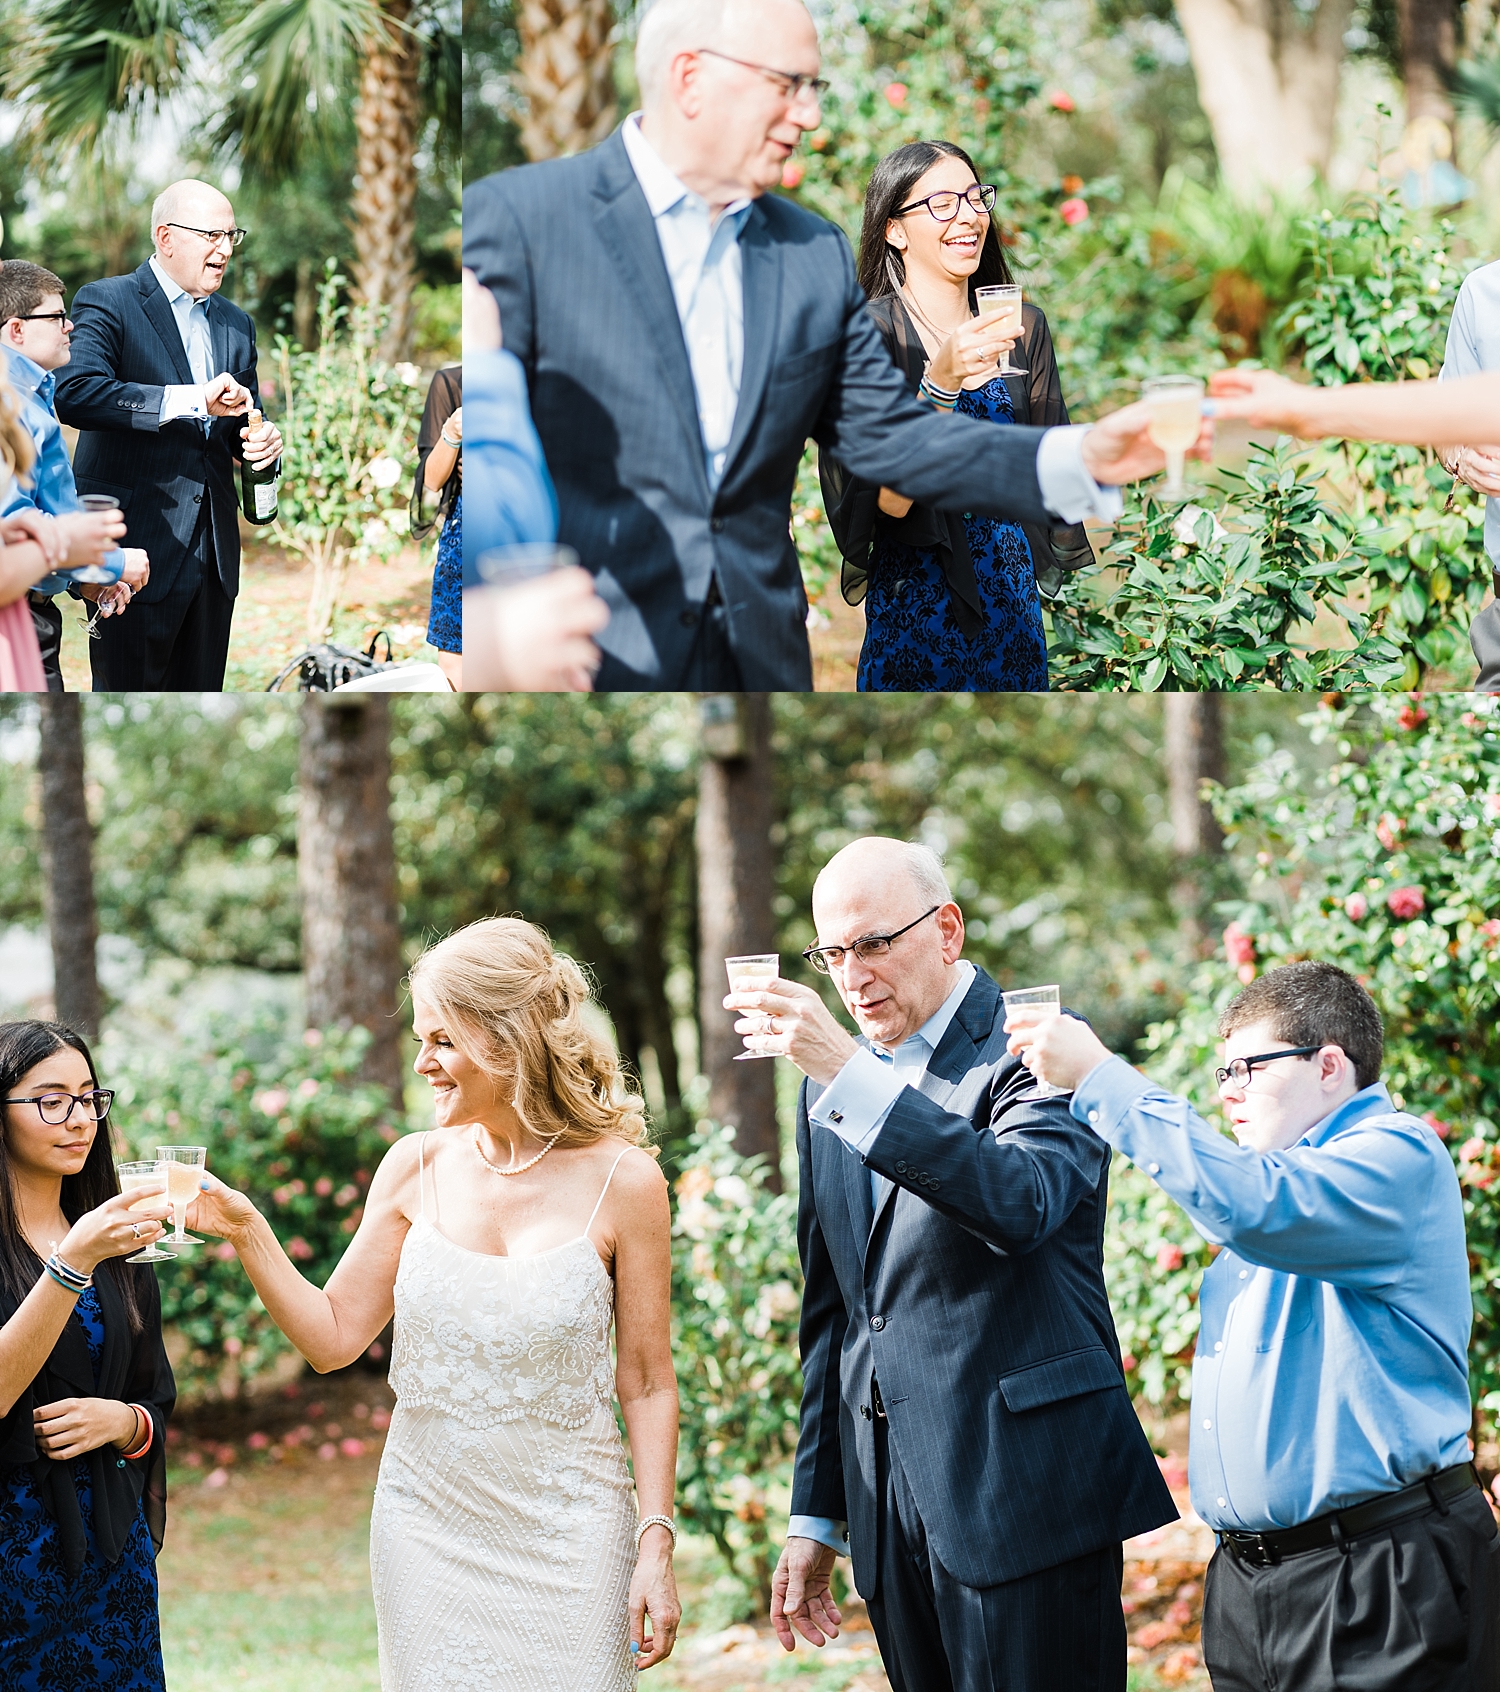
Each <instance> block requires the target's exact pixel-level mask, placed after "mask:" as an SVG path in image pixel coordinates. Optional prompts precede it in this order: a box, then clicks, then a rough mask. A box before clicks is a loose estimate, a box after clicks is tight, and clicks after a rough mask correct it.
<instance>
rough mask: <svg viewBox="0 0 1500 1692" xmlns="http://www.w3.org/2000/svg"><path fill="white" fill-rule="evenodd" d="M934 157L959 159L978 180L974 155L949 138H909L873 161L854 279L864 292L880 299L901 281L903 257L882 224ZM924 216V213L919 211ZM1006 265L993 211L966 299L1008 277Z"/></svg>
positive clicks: (896, 290) (930, 165) (904, 199)
mask: <svg viewBox="0 0 1500 1692" xmlns="http://www.w3.org/2000/svg"><path fill="white" fill-rule="evenodd" d="M939 159H962V160H963V162H964V163H965V164H966V165H967V166H968V167H969V169H970V170H971V171H973V173H974V180H975V181H976V182H977V181H978V180H979V171H978V170H977V169H976V168H975V164H974V161H973V159H971V158H970V157H969V155H968V154H967V153H966V152H965V151H964V150H963V148H962V147H955V146H954V145H953V143H952V142H951V141H908V142H907V144H906V145H905V146H904V147H898V148H897V149H896V150H895V152H894V153H887V154H886V156H885V157H884V158H883V159H882V160H881V161H880V163H879V164H878V165H876V166H875V173H874V175H873V176H871V178H870V186H869V187H868V188H866V189H865V221H864V225H863V227H862V228H861V230H860V235H859V285H860V287H862V288H863V289H864V291H865V295H866V298H868V299H872V300H879V299H884V298H885V296H886V295H887V294H894V293H898V292H899V291H900V289H901V286H902V284H903V283H904V282H905V281H906V261H905V259H903V258H902V256H901V254H900V253H898V252H897V251H896V249H895V248H894V247H892V246H890V245H888V244H887V242H886V238H885V226H886V224H887V223H889V222H890V220H891V218H892V217H893V216H894V214H895V213H896V212H897V211H898V210H899V209H900V208H901V207H902V206H904V205H905V204H906V201H907V197H908V196H909V195H910V193H911V191H912V189H913V188H914V187H916V185H917V183H918V182H920V181H921V179H922V178H923V177H924V176H925V175H926V174H927V172H928V171H929V170H931V169H932V167H933V166H934V165H935V164H936V163H937V162H938V160H939ZM920 215H921V216H923V217H925V216H926V215H927V214H926V212H923V213H921V214H920ZM1011 279H1012V278H1011V274H1010V266H1009V265H1008V264H1006V262H1005V251H1004V249H1003V248H1002V247H1001V245H1000V236H999V232H998V229H997V226H996V222H995V218H994V215H993V213H992V214H991V216H990V226H989V228H988V229H986V230H985V232H984V240H983V241H982V242H981V244H980V248H979V264H978V265H977V267H976V268H975V271H974V274H973V275H972V276H971V277H970V278H969V305H970V307H971V309H972V307H973V305H974V290H975V289H976V288H993V287H997V286H999V285H1000V284H1002V283H1006V282H1009V281H1011Z"/></svg>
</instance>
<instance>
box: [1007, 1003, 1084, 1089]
mask: <svg viewBox="0 0 1500 1692" xmlns="http://www.w3.org/2000/svg"><path fill="white" fill-rule="evenodd" d="M1000 997H1001V999H1002V1000H1004V1002H1005V1019H1006V1021H1007V1022H1019V1023H1022V1024H1024V1025H1025V1026H1026V1027H1028V1028H1030V1027H1034V1026H1035V1025H1036V1024H1037V1023H1038V1022H1046V1021H1047V1020H1048V1018H1049V1017H1054V1016H1061V1015H1062V995H1061V993H1060V992H1059V991H1058V989H1057V988H1056V987H1018V988H1016V989H1015V991H1013V992H1010V993H1002V994H1001V995H1000ZM1067 1092H1068V1089H1067V1088H1066V1087H1049V1086H1048V1085H1047V1083H1046V1082H1045V1081H1043V1080H1040V1079H1038V1081H1037V1084H1036V1086H1035V1087H1033V1088H1032V1090H1031V1091H1030V1092H1029V1093H1022V1094H1021V1095H1020V1099H1021V1100H1031V1099H1061V1098H1065V1097H1066V1096H1067ZM1018 1102H1019V1101H1018Z"/></svg>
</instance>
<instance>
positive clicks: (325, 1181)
mask: <svg viewBox="0 0 1500 1692" xmlns="http://www.w3.org/2000/svg"><path fill="white" fill-rule="evenodd" d="M313 1191H314V1192H315V1193H316V1194H317V1195H318V1197H319V1198H327V1197H328V1195H329V1194H330V1193H331V1192H332V1191H333V1182H332V1181H331V1180H329V1178H328V1177H327V1176H326V1175H320V1176H319V1177H318V1178H317V1180H316V1181H314V1182H313Z"/></svg>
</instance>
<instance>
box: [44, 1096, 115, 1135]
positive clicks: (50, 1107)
mask: <svg viewBox="0 0 1500 1692" xmlns="http://www.w3.org/2000/svg"><path fill="white" fill-rule="evenodd" d="M113 1097H114V1095H113V1094H112V1093H109V1092H105V1091H102V1090H101V1091H99V1092H94V1093H81V1094H79V1096H78V1098H77V1100H76V1101H75V1100H74V1097H73V1095H72V1094H71V1093H45V1094H43V1095H42V1097H41V1098H40V1099H38V1101H37V1108H38V1110H40V1111H41V1113H42V1121H43V1122H50V1123H51V1124H52V1125H53V1126H54V1127H56V1126H57V1125H58V1124H60V1123H63V1122H66V1121H67V1120H68V1118H69V1117H70V1116H71V1115H72V1114H73V1105H74V1103H75V1102H76V1103H78V1104H80V1105H82V1107H83V1113H84V1115H85V1116H92V1117H93V1119H94V1120H95V1122H102V1121H103V1120H104V1118H105V1116H106V1115H107V1114H108V1113H109V1102H110V1100H111V1099H112V1098H113Z"/></svg>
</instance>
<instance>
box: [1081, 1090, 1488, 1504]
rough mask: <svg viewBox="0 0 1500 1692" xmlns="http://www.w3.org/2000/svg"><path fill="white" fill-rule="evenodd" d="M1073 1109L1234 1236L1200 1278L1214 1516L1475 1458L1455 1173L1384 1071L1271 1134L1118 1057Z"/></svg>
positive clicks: (1203, 1397)
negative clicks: (1211, 1117) (1223, 1123)
mask: <svg viewBox="0 0 1500 1692" xmlns="http://www.w3.org/2000/svg"><path fill="white" fill-rule="evenodd" d="M1072 1111H1073V1115H1074V1116H1075V1117H1076V1118H1077V1119H1078V1120H1079V1121H1080V1122H1087V1123H1088V1125H1089V1126H1090V1127H1091V1128H1093V1129H1094V1131H1095V1132H1096V1133H1097V1134H1100V1135H1101V1136H1102V1137H1103V1138H1104V1139H1106V1140H1108V1141H1109V1143H1110V1144H1111V1145H1112V1146H1114V1147H1116V1148H1117V1149H1118V1150H1120V1151H1123V1152H1124V1153H1125V1155H1126V1156H1127V1157H1129V1158H1130V1159H1131V1161H1132V1162H1134V1163H1136V1164H1138V1165H1139V1166H1140V1167H1141V1168H1142V1169H1144V1170H1145V1171H1146V1173H1147V1174H1148V1175H1150V1176H1151V1178H1152V1179H1153V1180H1154V1181H1155V1182H1156V1183H1157V1185H1158V1186H1160V1187H1161V1188H1162V1189H1163V1190H1164V1191H1165V1192H1167V1193H1169V1194H1170V1195H1171V1196H1172V1197H1173V1198H1174V1199H1176V1201H1177V1202H1178V1204H1180V1205H1181V1206H1182V1208H1183V1209H1184V1210H1185V1211H1186V1212H1187V1213H1188V1215H1189V1216H1190V1217H1191V1218H1192V1221H1193V1225H1194V1226H1195V1227H1196V1228H1197V1229H1198V1231H1199V1233H1200V1234H1202V1235H1203V1236H1204V1237H1205V1238H1206V1239H1208V1240H1210V1241H1212V1242H1213V1243H1215V1244H1218V1245H1221V1246H1222V1247H1224V1249H1223V1250H1222V1251H1221V1252H1220V1253H1219V1254H1218V1256H1217V1257H1216V1258H1215V1259H1214V1261H1213V1263H1212V1264H1211V1265H1210V1266H1209V1268H1208V1270H1207V1271H1206V1273H1205V1274H1204V1277H1203V1285H1202V1290H1201V1291H1200V1293H1199V1295H1198V1313H1199V1330H1198V1344H1197V1349H1196V1351H1195V1353H1194V1357H1193V1388H1192V1436H1191V1441H1190V1445H1189V1452H1188V1485H1189V1488H1190V1490H1191V1492H1192V1498H1193V1508H1194V1509H1195V1510H1197V1512H1198V1514H1199V1515H1200V1516H1201V1517H1202V1518H1203V1520H1204V1521H1205V1522H1207V1523H1208V1525H1209V1526H1210V1527H1213V1528H1218V1529H1225V1528H1235V1529H1243V1530H1247V1531H1252V1532H1253V1531H1263V1530H1266V1529H1270V1528H1282V1527H1291V1526H1294V1525H1295V1524H1297V1523H1299V1522H1305V1521H1307V1520H1308V1519H1309V1518H1311V1517H1313V1516H1319V1515H1322V1514H1324V1513H1325V1512H1327V1511H1329V1510H1339V1509H1344V1508H1347V1507H1348V1506H1349V1505H1352V1504H1356V1503H1359V1502H1360V1501H1361V1500H1362V1499H1367V1498H1372V1497H1374V1496H1375V1495H1376V1494H1378V1493H1382V1492H1395V1491H1399V1490H1400V1489H1401V1488H1402V1487H1405V1486H1410V1485H1412V1484H1413V1483H1414V1482H1416V1481H1418V1480H1420V1479H1421V1478H1422V1477H1423V1476H1424V1475H1429V1474H1432V1473H1433V1472H1434V1471H1435V1470H1438V1469H1445V1468H1449V1467H1451V1466H1452V1465H1453V1464H1455V1463H1462V1462H1464V1461H1465V1460H1466V1459H1467V1458H1468V1455H1469V1449H1468V1432H1469V1420H1470V1406H1469V1389H1468V1378H1469V1376H1468V1346H1469V1328H1470V1324H1471V1321H1472V1319H1473V1307H1472V1305H1471V1302H1470V1297H1469V1262H1468V1255H1467V1252H1466V1249H1465V1244H1464V1216H1463V1201H1462V1198H1461V1196H1460V1193H1459V1186H1458V1177H1457V1174H1456V1173H1455V1171H1454V1168H1453V1160H1452V1158H1451V1157H1449V1155H1448V1152H1447V1151H1446V1149H1445V1148H1444V1146H1443V1143H1442V1141H1441V1140H1439V1139H1438V1137H1437V1135H1436V1134H1434V1133H1433V1132H1432V1130H1431V1129H1430V1128H1429V1127H1427V1126H1426V1124H1425V1123H1422V1122H1419V1121H1418V1120H1417V1119H1416V1117H1414V1116H1409V1115H1407V1114H1406V1113H1405V1112H1404V1111H1398V1110H1397V1109H1396V1108H1395V1106H1394V1105H1393V1104H1392V1103H1391V1098H1390V1094H1389V1093H1387V1092H1386V1090H1385V1088H1384V1087H1383V1086H1381V1085H1380V1084H1379V1083H1377V1084H1376V1085H1374V1086H1372V1087H1366V1088H1365V1089H1364V1090H1363V1091H1362V1092H1359V1093H1356V1094H1355V1095H1354V1097H1353V1098H1352V1099H1348V1100H1346V1101H1345V1102H1344V1103H1343V1104H1341V1105H1340V1106H1339V1107H1338V1109H1336V1110H1335V1111H1333V1112H1332V1113H1331V1114H1330V1115H1328V1116H1326V1117H1324V1118H1323V1120H1322V1121H1321V1122H1319V1123H1318V1124H1316V1126H1314V1127H1312V1128H1310V1129H1309V1130H1308V1131H1307V1133H1306V1134H1304V1135H1303V1136H1302V1138H1301V1139H1300V1140H1298V1141H1297V1142H1296V1144H1295V1145H1292V1146H1289V1147H1287V1148H1286V1149H1285V1150H1283V1151H1274V1152H1258V1151H1255V1150H1254V1149H1253V1148H1251V1147H1248V1146H1237V1145H1235V1143H1234V1142H1233V1141H1232V1140H1228V1139H1226V1138H1225V1137H1224V1136H1223V1135H1222V1134H1218V1133H1215V1131H1214V1130H1213V1129H1212V1128H1210V1127H1209V1125H1208V1124H1207V1123H1206V1122H1205V1121H1204V1120H1203V1119H1202V1117H1200V1116H1199V1115H1198V1114H1197V1113H1196V1112H1195V1111H1194V1110H1193V1108H1192V1106H1191V1105H1189V1104H1188V1103H1187V1101H1186V1100H1185V1099H1180V1098H1176V1097H1174V1096H1173V1095H1172V1094H1170V1093H1166V1092H1164V1091H1162V1090H1161V1089H1160V1088H1158V1087H1156V1086H1154V1085H1153V1084H1152V1083H1151V1082H1150V1081H1147V1080H1146V1079H1145V1078H1144V1077H1143V1076H1142V1075H1140V1074H1139V1073H1137V1071H1135V1070H1134V1069H1132V1068H1131V1067H1130V1065H1129V1064H1128V1063H1126V1062H1125V1061H1124V1060H1123V1059H1122V1058H1118V1057H1111V1058H1106V1059H1105V1061H1104V1062H1103V1063H1101V1064H1099V1065H1097V1066H1096V1067H1095V1068H1094V1069H1093V1070H1092V1071H1091V1072H1090V1074H1089V1075H1088V1076H1087V1077H1086V1078H1085V1079H1084V1081H1083V1083H1082V1085H1081V1086H1080V1087H1079V1088H1078V1090H1077V1092H1076V1093H1075V1094H1074V1095H1073V1104H1072Z"/></svg>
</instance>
